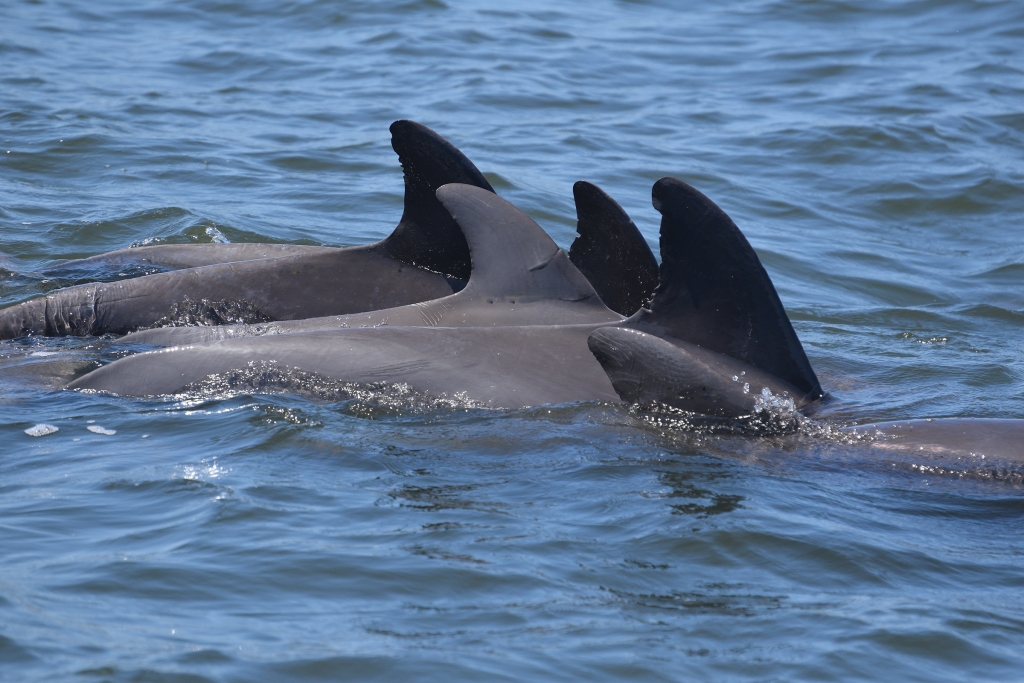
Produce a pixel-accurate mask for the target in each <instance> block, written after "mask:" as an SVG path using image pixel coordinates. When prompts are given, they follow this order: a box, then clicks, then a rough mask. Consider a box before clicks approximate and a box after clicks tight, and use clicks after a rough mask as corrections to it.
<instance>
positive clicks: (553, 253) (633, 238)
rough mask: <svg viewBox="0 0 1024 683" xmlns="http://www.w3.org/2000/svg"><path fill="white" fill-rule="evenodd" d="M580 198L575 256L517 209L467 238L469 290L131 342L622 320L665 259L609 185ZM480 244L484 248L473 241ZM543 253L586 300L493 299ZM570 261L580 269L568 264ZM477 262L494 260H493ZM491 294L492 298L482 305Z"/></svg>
mask: <svg viewBox="0 0 1024 683" xmlns="http://www.w3.org/2000/svg"><path fill="white" fill-rule="evenodd" d="M573 195H574V197H575V200H576V211H577V215H578V217H579V220H578V222H577V227H576V229H577V232H578V233H579V236H578V237H577V238H576V240H575V241H574V242H573V244H572V246H571V248H570V249H569V253H568V260H567V259H566V258H565V254H562V253H560V252H559V249H558V247H557V246H556V245H555V244H554V242H552V241H551V238H550V237H548V235H547V234H546V233H545V232H544V231H543V230H542V229H541V227H540V226H539V225H537V224H536V223H535V222H534V221H533V220H531V219H530V218H529V217H527V216H526V214H524V213H522V212H521V211H518V209H517V210H515V211H514V212H512V211H510V212H507V213H508V214H509V216H510V218H509V219H508V220H505V221H504V222H503V223H501V224H500V225H501V229H500V230H495V229H493V227H494V226H493V225H487V228H486V229H487V231H486V232H475V233H473V234H472V235H466V237H467V239H468V240H469V241H470V243H471V251H472V253H473V256H472V258H471V262H472V265H473V268H472V271H471V275H470V278H469V283H468V284H467V285H466V288H465V289H463V290H461V291H460V292H458V293H456V294H453V295H451V296H448V297H442V298H440V299H433V300H431V301H426V302H421V303H416V304H410V305H408V306H402V307H396V308H391V309H385V310H377V311H373V312H370V313H354V314H348V315H337V316H326V317H322V318H307V319H304V320H289V321H281V322H270V323H257V324H239V325H218V326H187V327H159V328H154V329H149V330H141V331H139V332H133V333H131V334H129V335H127V336H125V337H124V338H123V341H126V342H140V343H145V344H151V345H154V346H176V345H180V344H195V343H198V342H205V341H216V340H219V339H232V338H236V337H253V336H262V335H267V334H288V333H294V332H313V331H317V330H330V329H338V328H346V327H376V326H380V325H385V324H386V325H391V326H403V327H408V326H412V327H416V326H422V325H430V326H435V327H436V326H439V327H452V326H457V327H467V326H477V327H482V326H496V325H500V326H510V325H511V326H516V325H553V324H572V323H584V322H592V321H596V322H608V321H617V320H622V319H623V316H622V315H621V314H622V313H623V312H627V313H630V312H633V311H636V310H638V309H639V308H641V306H642V304H643V303H644V302H646V301H647V300H648V299H649V298H650V296H651V294H652V293H653V292H654V288H655V286H656V285H657V277H658V262H657V261H656V260H655V258H654V254H653V253H651V249H650V247H648V246H647V242H646V241H645V240H644V238H643V236H642V235H641V234H640V231H639V230H638V229H637V227H636V225H635V224H634V223H633V221H632V220H630V218H629V216H628V215H627V214H626V212H625V211H623V209H622V207H621V206H619V204H618V203H617V202H616V201H615V200H614V199H612V198H611V197H609V196H608V195H607V194H606V193H605V192H604V191H603V190H601V189H600V188H598V187H597V186H596V185H593V184H591V183H588V182H586V181H583V180H581V181H578V182H577V183H576V184H575V185H574V186H573ZM469 225H470V228H469V229H471V230H475V229H479V228H480V226H481V225H483V223H481V222H471V223H469ZM472 244H475V245H476V246H475V247H472ZM537 254H547V255H550V258H551V259H553V261H552V264H553V265H555V264H557V267H558V268H557V269H559V272H560V273H561V279H565V278H569V279H572V280H574V281H578V280H579V274H580V273H582V274H583V275H584V276H586V280H587V281H588V282H589V284H590V285H591V287H592V288H593V290H594V291H593V292H591V291H590V290H588V289H586V288H583V287H580V289H579V291H578V292H577V294H573V295H566V296H569V297H570V299H571V298H572V297H574V296H578V297H579V299H578V300H567V299H565V298H564V297H562V298H559V296H560V295H559V294H558V293H557V292H556V291H554V290H551V291H548V290H545V289H544V285H542V284H541V283H537V284H536V285H535V287H534V286H531V287H530V289H531V291H532V294H531V295H530V296H525V295H521V296H519V297H518V298H516V297H514V296H501V295H499V296H498V297H497V298H495V297H493V296H490V295H489V294H486V293H485V292H493V291H499V292H500V291H501V290H502V286H501V285H496V284H494V283H495V281H497V280H499V279H500V278H505V279H506V281H511V280H513V279H515V273H516V272H517V269H518V270H520V271H526V272H527V275H526V276H525V277H527V278H533V277H535V273H537V272H541V271H533V270H530V268H531V267H532V266H534V265H535V264H534V263H533V261H534V260H536V258H537V256H536V255H537ZM574 257H575V259H574ZM570 262H571V263H572V264H573V265H575V266H577V268H578V269H579V270H578V271H577V269H570V268H569V267H568V264H569V263H570ZM479 264H486V267H480V265H479ZM581 264H582V265H581ZM584 268H586V270H584ZM542 272H543V273H544V274H545V275H549V274H550V273H551V272H552V271H551V270H548V269H543V271H542ZM561 279H559V280H557V282H561ZM548 280H549V281H551V278H550V277H548ZM576 284H577V285H578V284H579V283H578V282H577V283H576ZM516 286H517V287H518V288H519V289H518V290H517V291H525V289H524V288H525V287H526V285H524V284H522V283H520V284H519V285H516ZM563 294H564V293H563ZM483 298H486V299H487V300H488V304H489V305H487V306H482V305H480V304H481V302H482V299H483ZM609 309H611V310H609Z"/></svg>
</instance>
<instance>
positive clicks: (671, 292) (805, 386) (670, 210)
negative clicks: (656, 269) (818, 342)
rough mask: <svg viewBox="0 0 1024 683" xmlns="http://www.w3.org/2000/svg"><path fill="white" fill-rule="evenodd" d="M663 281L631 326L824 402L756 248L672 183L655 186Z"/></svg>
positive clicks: (693, 193)
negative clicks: (717, 355)
mask: <svg viewBox="0 0 1024 683" xmlns="http://www.w3.org/2000/svg"><path fill="white" fill-rule="evenodd" d="M652 194H653V200H654V208H656V209H657V210H658V211H660V212H661V214H662V220H661V276H660V283H659V284H658V288H657V290H655V292H654V298H653V300H652V301H651V307H650V310H646V309H641V311H640V312H639V313H637V314H636V315H635V316H633V317H632V318H630V320H629V323H628V324H629V325H630V326H633V327H637V328H639V329H644V330H647V329H652V330H654V331H655V332H656V333H657V334H663V335H665V336H668V337H675V338H676V339H681V340H683V341H687V342H690V343H693V344H696V345H698V346H700V347H702V348H704V349H708V350H711V351H716V352H718V353H721V354H725V355H726V356H730V357H732V358H735V359H737V360H741V361H743V362H744V363H748V364H749V365H753V366H754V367H755V368H758V369H760V370H763V371H765V372H769V373H771V374H772V375H775V376H776V377H778V378H779V379H782V380H785V381H786V382H789V383H790V384H792V385H793V386H795V387H796V388H797V389H799V390H800V391H803V392H805V393H806V395H807V397H808V398H809V399H811V400H813V399H815V398H818V397H820V396H821V395H822V391H821V385H820V384H819V383H818V378H817V377H816V376H815V374H814V370H813V369H811V363H810V361H808V360H807V355H806V354H805V353H804V349H803V346H801V345H800V340H799V339H797V336H796V332H794V331H793V326H792V324H790V322H789V317H788V316H787V315H786V311H785V309H784V308H783V307H782V302H781V301H779V295H778V294H777V293H776V291H775V287H774V285H772V281H771V280H770V279H769V277H768V273H767V272H765V269H764V266H762V265H761V261H760V260H759V259H758V258H757V254H755V253H754V250H753V248H752V247H751V246H750V243H749V242H747V239H746V238H745V237H744V236H743V233H741V232H740V230H739V228H737V227H736V224H735V223H733V222H732V219H730V218H729V216H727V215H726V214H725V212H724V211H722V210H721V209H720V208H718V206H716V205H715V203H714V202H712V201H711V200H710V199H708V198H707V197H705V196H704V195H703V194H701V193H700V192H698V191H697V190H695V189H694V188H692V187H690V186H689V185H687V184H686V183H684V182H683V181H681V180H677V179H675V178H662V179H661V180H659V181H658V182H656V183H655V184H654V190H653V193H652Z"/></svg>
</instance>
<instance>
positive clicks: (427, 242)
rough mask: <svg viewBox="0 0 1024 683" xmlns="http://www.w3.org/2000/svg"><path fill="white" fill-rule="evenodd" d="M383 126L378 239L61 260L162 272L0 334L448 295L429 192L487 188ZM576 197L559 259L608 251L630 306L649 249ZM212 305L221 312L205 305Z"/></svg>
mask: <svg viewBox="0 0 1024 683" xmlns="http://www.w3.org/2000/svg"><path fill="white" fill-rule="evenodd" d="M391 134H392V147H393V148H394V150H395V152H397V154H398V157H399V160H400V162H401V164H402V168H403V171H404V177H405V199H404V210H403V214H402V217H401V220H400V221H399V223H398V225H397V227H396V228H395V230H394V231H393V232H392V233H391V235H389V236H388V237H387V238H385V239H383V240H381V241H380V242H377V243H375V244H370V245H366V246H361V247H349V248H342V249H339V248H329V247H307V246H297V245H267V244H203V245H159V246H148V247H138V248H132V249H122V250H118V251H114V252H110V253H107V254H101V255H99V256H94V257H91V258H88V259H81V260H78V261H72V262H69V263H66V264H64V265H63V266H61V267H59V268H58V269H56V272H61V271H65V272H66V271H74V270H75V269H79V268H96V267H123V266H124V265H129V264H139V265H145V266H149V267H154V266H155V267H160V268H165V269H170V272H162V273H156V274H152V275H147V276H143V277H138V278H135V279H130V280H123V281H119V282H108V283H93V284H85V285H78V286H75V287H69V288H66V289H62V290H58V291H56V292H52V293H50V294H47V295H46V296H43V297H39V298H36V299H33V300H30V301H27V302H24V303H21V304H18V305H15V306H11V307H9V308H6V309H3V310H0V339H12V338H16V337H21V336H25V335H43V336H65V335H88V334H94V335H98V334H107V333H113V334H126V333H129V332H133V331H135V330H139V329H144V328H148V327H152V326H155V325H160V324H166V323H173V322H174V318H175V317H176V316H177V317H186V318H187V316H189V315H191V316H192V317H193V318H195V317H205V318H206V319H207V320H208V321H211V322H214V323H216V322H220V321H221V320H222V319H224V318H226V319H228V320H231V321H237V320H241V321H281V320H300V319H305V318H313V317H320V316H329V315H339V314H346V313H355V312H361V311H372V310H378V309H385V308H392V307H396V306H402V305H406V304H411V303H416V302H420V301H427V300H431V299H437V298H440V297H444V296H447V295H450V294H452V293H453V292H455V291H458V290H459V289H461V288H462V286H463V285H464V283H465V281H466V280H467V279H468V278H469V275H470V258H469V249H468V246H467V245H466V240H465V238H464V237H463V235H462V232H461V231H460V229H459V227H458V225H457V224H456V223H455V221H454V220H453V218H452V217H451V215H450V214H449V213H448V212H447V211H445V209H444V207H443V206H441V204H440V203H439V201H438V200H437V197H436V194H435V192H436V190H437V189H438V188H439V187H441V186H442V185H446V184H449V183H462V184H468V185H472V186H475V187H478V188H480V189H482V190H484V191H487V192H491V193H493V192H494V190H493V188H492V187H491V185H490V184H489V183H488V182H487V180H486V178H484V176H483V174H482V173H480V171H479V170H478V169H477V168H476V166H474V165H473V163H472V162H471V161H470V160H469V159H468V158H466V157H465V155H463V154H462V153H461V152H460V151H459V150H458V149H456V148H455V147H454V146H453V145H452V144H451V143H449V142H448V141H447V140H445V139H444V138H442V137H441V136H440V135H438V134H437V133H435V132H434V131H432V130H430V129H429V128H427V127H426V126H423V125H421V124H418V123H415V122H412V121H396V122H395V123H393V124H392V125H391ZM576 199H577V207H578V211H579V213H580V215H581V216H586V219H583V218H581V221H580V224H581V227H580V229H581V233H580V237H579V238H578V239H577V242H578V243H579V247H577V249H576V253H573V252H570V258H571V259H577V260H580V261H582V262H585V263H586V264H591V263H595V255H596V254H612V255H613V256H614V258H610V259H605V261H604V263H603V264H602V265H603V267H601V268H596V267H591V268H590V269H589V270H588V274H589V275H590V277H591V278H592V279H593V282H594V284H595V287H596V288H597V289H598V291H599V292H600V293H601V296H603V297H605V298H607V299H608V301H609V302H610V303H611V305H612V306H613V307H616V308H617V310H621V311H622V312H624V313H627V314H628V313H632V312H633V311H635V310H637V308H639V306H640V305H641V304H642V303H643V301H644V300H645V297H647V296H649V295H650V291H651V290H653V287H654V284H655V282H656V276H655V274H654V268H656V262H655V260H654V256H653V254H651V253H650V249H649V247H647V244H646V242H645V241H644V240H643V237H642V236H641V235H640V233H639V231H638V230H636V227H635V226H634V225H632V224H631V223H630V222H629V221H628V217H626V220H625V222H623V221H622V220H621V218H622V216H625V214H624V213H622V212H621V208H618V205H617V204H615V203H614V202H613V201H611V200H610V198H608V197H607V196H606V195H604V194H603V193H602V192H601V191H600V190H598V189H597V188H584V189H583V190H582V193H577V197H576ZM609 202H610V204H609ZM616 209H618V212H620V213H621V214H622V215H621V216H618V215H616V213H615V210H616ZM577 254H578V256H577ZM625 283H628V285H627V284H625ZM218 305H219V306H220V307H221V308H223V309H224V310H226V314H225V313H220V312H218V311H217V310H216V309H217V307H218ZM204 311H205V312H204Z"/></svg>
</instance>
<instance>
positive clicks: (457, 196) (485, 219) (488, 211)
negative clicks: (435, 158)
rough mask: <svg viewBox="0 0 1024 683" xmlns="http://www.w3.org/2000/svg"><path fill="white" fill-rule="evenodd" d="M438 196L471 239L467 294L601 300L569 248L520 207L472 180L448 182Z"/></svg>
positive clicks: (468, 239)
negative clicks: (564, 248) (561, 246)
mask: <svg viewBox="0 0 1024 683" xmlns="http://www.w3.org/2000/svg"><path fill="white" fill-rule="evenodd" d="M437 198H438V199H440V200H441V203H443V204H444V207H445V208H446V209H447V210H448V211H449V212H450V213H451V215H452V216H453V217H454V218H455V220H456V221H458V224H459V227H461V228H462V231H463V233H464V234H465V235H466V240H467V241H468V242H469V250H470V252H471V253H472V258H473V274H472V275H471V276H470V278H469V283H468V284H467V285H466V289H465V290H463V292H465V294H466V295H469V296H473V295H482V296H492V297H502V298H504V297H522V298H524V299H526V298H544V299H561V300H563V301H580V300H583V299H590V298H594V299H595V300H596V297H597V293H596V292H595V291H594V288H593V287H592V286H591V285H590V283H589V282H587V278H585V277H584V276H583V274H582V273H581V272H580V271H579V270H577V269H576V267H575V266H574V265H573V264H572V262H571V261H569V257H568V256H566V255H565V252H564V251H562V250H561V249H559V248H558V245H557V244H555V243H554V241H552V239H551V238H550V237H548V235H547V233H546V232H544V230H543V229H541V227H540V226H539V225H537V223H535V222H534V220H533V219H532V218H530V217H529V216H527V215H526V214H525V213H523V211H521V210H520V209H518V208H517V207H515V206H513V205H512V204H510V203H509V202H507V201H505V200H504V199H502V198H501V197H499V196H498V195H496V194H494V193H492V192H488V191H486V190H483V189H481V188H478V187H472V186H469V185H445V186H444V187H442V188H441V189H439V190H438V191H437Z"/></svg>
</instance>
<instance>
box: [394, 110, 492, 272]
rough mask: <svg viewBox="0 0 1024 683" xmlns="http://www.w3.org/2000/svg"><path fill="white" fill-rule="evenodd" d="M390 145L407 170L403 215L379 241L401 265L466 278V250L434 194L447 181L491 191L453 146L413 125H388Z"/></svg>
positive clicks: (467, 254)
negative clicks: (384, 237)
mask: <svg viewBox="0 0 1024 683" xmlns="http://www.w3.org/2000/svg"><path fill="white" fill-rule="evenodd" d="M391 146H392V147H394V149H395V152H397V153H398V159H399V161H401V162H402V170H403V171H405V211H404V212H403V213H402V220H401V221H399V223H398V227H396V228H395V230H394V232H392V233H391V235H389V236H388V237H387V238H386V239H385V240H384V242H383V247H384V249H385V250H386V251H387V252H388V253H389V254H391V255H392V256H394V257H395V258H397V259H398V260H399V261H403V262H405V263H408V264H411V265H417V266H421V267H423V268H427V269H429V270H433V271H435V272H438V273H441V274H443V275H447V276H449V277H454V278H457V279H459V280H467V279H469V273H470V265H469V248H468V247H467V246H466V239H465V238H464V237H463V236H462V231H461V230H459V226H458V225H456V224H455V221H454V220H453V219H452V217H451V215H450V214H449V213H448V212H447V211H445V210H444V207H443V206H441V203H440V202H439V201H437V196H436V195H435V194H434V193H435V192H436V191H437V188H439V187H441V186H442V185H447V184H448V183H465V184H467V185H474V186H476V187H481V188H483V189H485V190H487V191H489V192H494V188H492V187H491V184H490V183H488V182H487V179H486V178H484V176H483V174H482V173H480V171H479V170H478V169H477V167H476V166H474V165H473V162H472V161H470V160H469V159H467V158H466V156H465V155H464V154H463V153H462V152H460V151H459V150H458V149H456V148H455V146H454V145H453V144H451V143H450V142H448V141H447V140H445V139H444V138H443V137H441V136H440V135H438V134H437V133H435V132H434V131H432V130H430V129H429V128H427V127H426V126H424V125H421V124H419V123H416V122H415V121H395V122H394V123H392V124H391Z"/></svg>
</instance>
